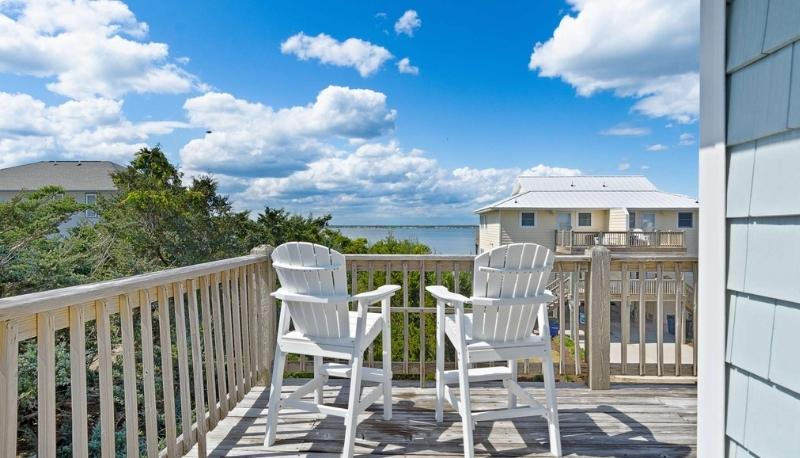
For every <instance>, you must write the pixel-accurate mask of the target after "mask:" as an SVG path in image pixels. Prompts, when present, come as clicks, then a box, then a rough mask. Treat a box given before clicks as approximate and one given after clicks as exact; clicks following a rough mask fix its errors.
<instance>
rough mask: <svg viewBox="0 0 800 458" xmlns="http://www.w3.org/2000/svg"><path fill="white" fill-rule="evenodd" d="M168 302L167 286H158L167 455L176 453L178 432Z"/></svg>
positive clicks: (172, 455) (171, 455) (170, 455)
mask: <svg viewBox="0 0 800 458" xmlns="http://www.w3.org/2000/svg"><path fill="white" fill-rule="evenodd" d="M169 321H170V319H169V302H168V301H167V287H166V286H163V285H162V286H159V287H158V332H159V335H160V336H159V337H160V339H159V341H160V344H161V380H162V386H163V391H164V425H165V429H166V439H167V456H168V457H174V456H177V455H176V450H175V448H176V446H177V445H178V444H177V441H178V433H177V431H176V425H175V390H174V386H173V384H174V383H175V377H174V376H173V375H172V337H171V330H170V323H169Z"/></svg>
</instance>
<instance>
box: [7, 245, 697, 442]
mask: <svg viewBox="0 0 800 458" xmlns="http://www.w3.org/2000/svg"><path fill="white" fill-rule="evenodd" d="M270 250H271V249H270V248H269V247H262V248H257V249H255V250H253V252H252V254H250V255H248V256H243V257H239V258H232V259H225V260H221V261H215V262H211V263H206V264H200V265H194V266H188V267H183V268H178V269H170V270H165V271H161V272H154V273H149V274H144V275H139V276H135V277H128V278H122V279H117V280H112V281H107V282H101V283H94V284H88V285H81V286H76V287H71V288H64V289H59V290H52V291H45V292H41V293H35V294H28V295H24V296H17V297H10V298H5V299H0V375H2V376H0V439H1V440H0V447H2V451H0V456H17V454H22V455H26V454H27V455H30V454H34V453H36V454H38V456H42V457H52V456H55V453H56V446H57V445H59V446H62V445H64V443H63V441H67V442H69V446H70V448H71V449H72V453H73V455H74V456H77V457H86V456H89V455H90V450H89V445H88V444H89V432H90V431H92V430H93V429H94V428H99V431H100V443H101V449H102V454H103V455H104V456H114V455H115V454H116V453H117V452H120V451H122V450H125V451H126V452H127V455H128V456H139V455H142V454H144V455H146V456H150V457H157V456H170V457H171V456H182V455H190V456H229V455H233V456H254V455H255V456H281V455H292V456H293V455H295V454H297V453H310V454H317V453H319V454H330V453H337V452H339V451H340V449H341V442H342V434H343V428H342V427H341V422H340V421H338V420H337V419H333V418H324V417H322V416H319V415H316V414H305V413H303V414H300V413H298V414H296V415H288V416H284V417H283V418H282V419H281V423H279V428H278V442H277V444H276V445H275V446H274V447H273V448H270V449H264V448H262V447H261V441H262V438H263V436H262V435H263V432H264V425H265V417H264V414H265V407H266V404H267V398H268V393H267V390H266V388H265V386H264V384H265V381H266V380H267V377H268V372H269V370H270V363H271V361H272V355H273V352H274V345H275V335H276V327H277V311H278V309H279V307H280V305H279V304H277V303H276V302H275V301H273V300H272V297H271V296H270V294H269V293H270V292H271V291H273V290H274V288H275V287H276V284H275V283H276V275H275V273H274V271H273V270H272V267H271V261H270V258H269V256H268V254H269V253H270ZM346 259H347V269H348V273H349V280H350V282H351V291H353V292H357V291H358V292H360V291H364V290H366V289H371V288H373V287H375V286H380V285H381V284H384V283H387V282H391V283H394V284H399V285H401V286H402V290H401V291H400V292H399V293H398V294H397V295H395V297H394V298H393V301H392V304H391V312H392V314H393V320H392V334H393V336H392V337H393V339H392V340H393V348H392V356H393V363H392V365H393V372H394V374H395V376H396V377H395V382H396V383H395V388H394V391H393V399H394V409H395V418H394V419H393V420H392V421H388V422H387V421H383V420H382V419H380V414H376V413H374V412H373V411H372V410H368V411H367V412H366V413H365V415H367V416H368V417H369V418H367V419H366V420H365V422H364V423H362V424H361V425H360V426H359V430H358V437H359V438H360V439H359V440H358V441H357V446H356V452H357V453H368V454H415V455H421V456H425V455H430V456H433V455H460V453H461V439H460V434H459V432H460V424H459V423H458V420H457V418H458V417H457V415H456V414H455V413H454V412H452V411H446V412H445V421H444V423H442V424H437V423H435V421H434V418H433V385H432V381H431V380H432V374H433V366H434V357H435V355H434V345H433V331H434V326H433V323H434V319H433V317H434V312H435V310H436V309H435V303H434V301H433V298H432V297H430V296H429V295H428V294H427V293H426V292H425V288H424V286H425V285H426V284H445V285H447V286H448V287H449V288H451V289H453V290H455V291H460V292H462V293H467V294H468V293H469V290H470V289H471V274H472V268H473V264H472V262H473V258H472V257H471V256H440V255H348V256H347V257H346ZM696 269H697V261H696V258H693V257H689V256H686V255H676V254H672V255H659V256H650V255H648V256H642V255H637V254H630V253H626V254H614V253H611V254H610V256H609V253H608V251H606V250H602V249H595V250H592V251H591V252H590V254H581V255H558V256H556V261H555V269H554V271H553V274H552V276H551V279H550V281H549V289H550V290H551V291H552V292H553V293H554V294H555V295H556V296H557V299H556V300H555V301H554V302H553V303H552V304H550V306H549V313H550V314H551V316H552V317H553V318H554V319H555V320H556V321H557V323H558V330H557V332H554V334H555V335H557V337H556V338H554V340H553V351H554V365H555V369H556V373H557V374H559V377H560V379H561V382H560V385H559V390H558V396H559V402H560V405H559V414H560V421H561V428H562V441H563V447H564V454H565V455H567V454H579V455H584V456H619V455H629V456H689V455H692V454H693V453H695V417H696V401H695V388H694V385H693V382H694V381H695V379H694V376H695V375H696V372H697V365H696V361H697V359H696V357H695V356H696V353H695V352H696V348H697V346H696V342H697V320H696V316H697V302H696V300H695V299H694V293H693V292H694V291H695V290H696V287H695V285H696V280H697V275H696ZM617 272H618V273H619V276H620V278H621V279H622V280H620V282H619V283H615V282H616V280H610V278H612V275H611V274H612V273H615V274H616V273H617ZM629 272H639V273H640V275H639V278H642V279H645V281H644V284H645V286H644V287H643V288H642V287H640V286H639V282H638V281H633V279H630V275H628V273H629ZM668 285H671V286H668ZM611 301H615V303H614V305H613V306H612V302H611ZM670 313H671V316H672V317H673V319H672V327H670V325H669V322H670V320H669V319H668V318H669V317H670ZM59 343H61V344H63V343H66V344H67V346H66V348H68V349H69V350H68V355H65V354H64V353H63V352H58V351H56V350H57V345H58V344H59ZM31 345H32V346H34V347H35V349H36V357H35V358H34V359H33V360H32V361H31V360H28V361H27V362H26V361H23V360H22V359H21V358H20V356H21V353H20V349H22V348H23V346H25V347H24V348H28V347H27V346H31ZM161 348H171V349H172V351H164V352H162V351H161ZM95 350H96V351H95ZM376 353H377V351H374V349H373V348H369V349H368V350H367V352H366V357H365V362H366V365H367V366H373V367H379V366H380V357H378V358H376V357H375V356H376ZM453 356H454V355H452V349H450V353H448V355H447V365H449V366H450V367H453V365H454V357H453ZM31 364H32V365H33V367H31ZM517 365H518V371H519V374H520V377H521V379H522V380H532V381H531V382H528V383H527V384H526V385H527V386H528V387H529V388H531V389H533V390H537V389H541V388H540V385H537V384H536V382H535V380H536V378H537V376H538V375H539V374H540V373H541V367H540V363H539V362H538V361H536V360H520V361H518V362H517ZM312 368H313V362H312V361H310V360H307V359H305V358H299V357H296V358H293V359H290V360H289V362H288V364H287V371H292V372H294V373H295V376H297V377H303V376H306V375H307V374H308V372H310V371H311V370H312ZM30 370H33V371H35V373H36V374H37V376H36V381H37V382H36V383H37V384H38V394H37V395H38V409H37V411H36V412H34V413H33V414H32V415H33V416H34V417H36V419H37V421H36V425H37V428H38V431H37V440H38V443H37V444H36V447H35V450H27V449H26V450H22V449H19V448H17V437H18V434H17V425H18V421H19V420H20V417H19V415H21V414H22V412H19V411H18V391H19V387H18V385H19V375H20V373H21V372H22V371H30ZM57 370H59V371H65V370H66V371H67V372H68V373H69V375H70V377H69V380H70V382H69V386H68V388H67V389H66V390H65V391H64V387H63V386H61V385H59V388H58V392H57V389H56V371H57ZM89 372H92V373H96V375H97V377H96V378H92V377H89V378H87V374H88V373H89ZM87 379H88V380H95V381H96V382H95V383H96V384H97V386H87ZM162 380H164V381H169V382H168V383H161V381H162ZM623 380H624V381H626V382H634V383H624V384H623V383H619V382H620V381H623ZM581 382H586V383H588V387H587V386H586V385H585V384H584V383H581ZM654 382H655V383H656V384H654ZM667 383H672V384H667ZM676 383H679V384H676ZM297 386H299V383H296V382H294V381H291V380H290V381H288V382H287V383H286V384H285V388H284V389H285V390H287V391H291V390H294V389H296V388H297ZM115 392H117V394H119V393H120V392H122V393H124V402H122V401H121V400H120V399H119V398H117V399H116V400H115V398H114V393H115ZM57 393H58V395H57ZM502 393H503V392H502V388H501V387H500V386H499V385H492V384H483V385H482V384H477V385H476V386H475V387H474V390H473V399H474V400H475V401H474V403H475V408H476V409H480V408H481V406H485V407H487V408H488V407H490V406H491V404H492V403H496V402H497V400H498V399H505V398H504V396H505V395H504V394H502ZM65 396H68V397H69V399H70V402H69V403H67V404H64V402H63V397H65ZM325 397H326V399H327V400H328V401H330V402H333V403H338V404H344V403H346V399H347V389H346V387H343V386H341V385H336V384H333V385H332V386H330V387H328V388H326V391H325ZM57 401H59V402H60V403H59V402H57ZM65 405H66V406H67V407H66V410H67V411H66V412H65V411H63V410H61V409H64V407H61V408H59V409H57V406H65ZM26 415H31V413H30V412H27V413H26ZM57 422H58V423H57ZM64 423H69V424H71V435H70V436H69V437H66V438H65V437H63V436H59V431H61V430H62V425H63V424H64ZM546 435H547V430H546V427H545V423H544V422H543V421H542V420H540V419H518V420H514V421H499V422H496V423H478V424H477V426H476V433H475V437H476V451H477V453H478V454H479V455H487V454H493V455H496V454H505V455H508V454H511V455H525V454H533V455H536V454H546V452H547V449H546V447H547V446H546V444H545V438H546ZM57 438H58V440H60V441H61V442H60V443H57Z"/></svg>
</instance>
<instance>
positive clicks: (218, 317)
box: [0, 250, 275, 458]
mask: <svg viewBox="0 0 800 458" xmlns="http://www.w3.org/2000/svg"><path fill="white" fill-rule="evenodd" d="M254 251H255V254H252V255H250V256H243V257H240V258H233V259H226V260H223V261H216V262H210V263H206V264H199V265H194V266H190V267H184V268H179V269H170V270H165V271H161V272H153V273H149V274H145V275H138V276H135V277H128V278H123V279H119V280H113V281H107V282H101V283H94V284H88V285H81V286H76V287H71V288H64V289H58V290H51V291H45V292H41V293H34V294H27V295H23V296H17V297H10V298H5V299H0V396H2V397H0V447H2V450H0V456H7V457H12V456H17V450H16V446H17V424H18V412H17V406H18V400H17V396H18V376H19V360H18V357H19V351H20V348H21V345H25V344H27V343H28V342H31V341H32V340H33V339H35V341H36V350H37V351H36V353H37V384H38V390H37V391H38V406H37V410H38V412H37V415H38V421H37V425H38V426H37V427H38V431H37V436H38V451H37V455H38V456H39V457H55V456H56V445H57V444H56V434H57V430H56V428H57V426H59V425H57V424H56V415H57V412H56V403H57V399H56V363H57V361H56V351H55V345H56V338H57V333H59V334H58V335H59V338H66V339H67V340H68V342H69V368H70V369H69V372H70V377H69V379H70V396H71V399H70V403H69V407H70V410H71V412H70V415H69V417H71V423H72V425H71V429H72V438H71V439H72V440H71V445H70V446H71V451H72V454H73V456H76V457H86V456H89V455H90V451H89V430H90V424H91V423H94V424H95V425H99V429H100V432H101V437H100V442H101V455H102V456H104V457H106V456H108V457H113V456H115V455H116V448H118V447H119V448H122V449H125V450H126V452H127V456H140V454H144V455H146V456H148V457H153V458H155V457H158V456H159V455H160V454H166V456H180V455H183V453H185V452H187V451H189V450H190V449H191V448H192V446H193V445H194V444H195V443H197V444H198V450H200V451H201V454H204V453H205V435H206V432H207V430H208V429H210V428H213V427H214V426H215V425H216V424H217V422H218V421H219V420H220V419H221V418H223V417H225V416H226V415H227V414H228V412H229V411H230V409H232V408H233V407H234V406H235V405H236V404H237V403H238V402H239V401H240V400H241V399H242V398H243V397H244V395H245V394H246V393H247V392H248V391H249V390H250V387H251V386H252V385H253V384H254V383H257V382H258V381H259V380H261V379H262V378H263V377H264V376H265V370H266V367H267V362H268V361H269V360H270V359H271V356H270V354H269V351H270V350H269V349H270V346H269V345H267V344H266V342H267V341H268V340H269V339H271V340H274V332H272V331H271V330H272V329H274V328H275V322H274V314H273V313H269V312H270V309H274V307H271V301H270V299H269V295H268V293H269V285H271V283H272V282H271V278H272V274H271V267H270V261H269V258H268V256H267V254H268V251H267V250H261V251H257V250H254ZM154 322H155V326H157V328H158V335H157V336H156V335H154V331H153V328H154ZM187 323H188V329H187ZM62 330H66V331H62ZM87 330H88V331H87ZM62 332H67V333H68V335H62V334H61V333H62ZM173 333H174V335H173ZM87 336H91V337H92V339H91V340H94V342H87V340H89V339H87ZM119 341H121V345H120V346H119V347H118V346H117V345H118V344H117V343H116V342H119ZM90 343H91V344H92V345H96V349H97V352H96V354H97V357H96V361H87V358H86V355H87V345H89V344H90ZM173 349H174V350H175V353H174V354H173ZM120 353H121V359H122V380H121V381H120V380H114V377H113V367H114V365H117V364H119V358H118V357H117V356H118V355H119V354H120ZM138 354H140V355H141V362H142V366H141V367H142V369H141V372H139V371H137V355H138ZM156 355H159V356H160V361H156V359H155V357H156ZM94 365H96V370H97V372H98V373H99V415H98V413H97V412H90V411H89V405H88V403H87V392H88V389H87V383H86V382H87V368H90V367H93V366H94ZM190 366H191V371H190ZM91 370H94V369H91ZM175 371H177V374H178V379H177V384H176V383H175V377H174V373H175ZM156 375H158V376H159V379H160V381H161V382H162V383H160V385H162V387H163V389H162V390H161V391H162V392H161V393H157V392H156V386H157V385H156ZM139 381H141V384H142V388H141V391H139V388H138V386H137V385H138V383H139ZM120 382H121V386H122V389H123V391H124V415H119V414H118V413H117V412H115V402H114V390H115V387H116V388H117V389H118V388H119V386H120ZM139 393H141V394H142V395H143V399H144V405H143V406H140V405H138V394H139ZM157 398H158V401H157ZM140 413H143V418H144V419H145V424H144V428H143V431H144V435H143V437H144V439H145V447H144V450H139V437H140V433H141V428H140V425H139V418H140ZM178 413H179V414H180V419H177V418H176V414H178ZM161 416H163V418H164V420H163V423H162V422H160V421H159V422H157V419H158V418H159V417H161ZM120 418H124V421H123V422H122V423H124V430H125V443H124V444H115V441H116V440H115V433H116V430H117V427H118V423H120Z"/></svg>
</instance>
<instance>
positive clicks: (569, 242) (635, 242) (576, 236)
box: [556, 230, 686, 252]
mask: <svg viewBox="0 0 800 458" xmlns="http://www.w3.org/2000/svg"><path fill="white" fill-rule="evenodd" d="M598 245H601V246H605V247H607V248H610V249H612V250H614V249H617V250H629V251H647V250H662V251H670V250H683V249H685V248H686V236H685V233H684V232H683V231H571V230H556V247H557V248H559V249H560V250H562V251H563V250H570V252H571V251H572V250H578V251H579V250H583V249H586V248H591V247H593V246H598Z"/></svg>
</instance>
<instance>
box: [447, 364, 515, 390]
mask: <svg viewBox="0 0 800 458" xmlns="http://www.w3.org/2000/svg"><path fill="white" fill-rule="evenodd" d="M468 376H469V382H470V383H476V382H488V381H492V380H508V379H510V378H511V368H509V367H507V366H497V367H475V368H471V369H469V370H468ZM444 383H445V384H446V385H450V384H457V383H458V370H457V369H454V370H451V371H444Z"/></svg>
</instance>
